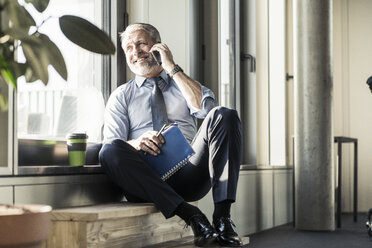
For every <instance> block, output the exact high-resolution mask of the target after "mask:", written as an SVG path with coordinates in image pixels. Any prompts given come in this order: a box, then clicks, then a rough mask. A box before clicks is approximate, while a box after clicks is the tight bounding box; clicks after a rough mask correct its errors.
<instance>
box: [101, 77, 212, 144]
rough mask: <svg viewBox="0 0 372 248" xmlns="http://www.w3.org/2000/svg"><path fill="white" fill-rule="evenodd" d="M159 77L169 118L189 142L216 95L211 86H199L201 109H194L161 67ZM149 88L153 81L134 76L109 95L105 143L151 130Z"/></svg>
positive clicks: (137, 135) (126, 138) (132, 137)
mask: <svg viewBox="0 0 372 248" xmlns="http://www.w3.org/2000/svg"><path fill="white" fill-rule="evenodd" d="M159 76H160V77H161V78H162V79H163V80H164V82H165V83H166V87H165V89H164V90H163V96H164V101H165V105H166V108H167V114H168V119H169V121H170V122H176V123H178V126H179V128H180V129H181V131H182V133H183V134H184V135H185V137H186V139H187V140H188V142H191V141H192V139H193V138H194V136H195V134H196V132H197V120H196V118H199V119H204V118H205V116H206V115H207V114H208V112H209V111H210V110H211V109H212V108H213V107H215V106H217V102H216V98H215V96H214V94H213V92H212V91H211V90H210V89H208V88H206V87H204V86H203V85H200V87H201V89H202V102H201V109H197V108H194V107H192V106H190V105H188V104H187V102H186V100H185V98H184V97H183V95H182V93H181V91H180V90H179V88H178V86H177V84H176V82H174V80H173V79H172V78H171V77H169V76H168V75H167V73H166V72H165V71H164V70H163V71H162V72H161V73H160V75H159ZM152 87H153V83H151V82H148V81H147V80H146V78H144V77H140V76H136V77H135V79H133V80H131V81H129V82H128V83H126V84H124V85H121V86H120V87H118V88H117V89H116V90H115V91H114V92H113V93H112V94H111V96H110V98H109V100H108V102H107V105H106V110H105V124H104V130H103V135H104V142H108V141H110V140H114V139H121V140H124V141H128V140H132V139H136V138H138V137H139V136H141V135H142V134H143V133H144V132H146V131H149V130H153V126H152V117H151V91H152Z"/></svg>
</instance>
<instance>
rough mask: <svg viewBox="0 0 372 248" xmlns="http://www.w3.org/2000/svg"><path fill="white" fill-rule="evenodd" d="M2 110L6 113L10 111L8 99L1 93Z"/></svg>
mask: <svg viewBox="0 0 372 248" xmlns="http://www.w3.org/2000/svg"><path fill="white" fill-rule="evenodd" d="M0 110H1V111H3V112H4V111H6V110H8V98H7V97H6V96H4V95H3V94H2V93H0Z"/></svg>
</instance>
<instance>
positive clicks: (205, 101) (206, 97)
mask: <svg viewBox="0 0 372 248" xmlns="http://www.w3.org/2000/svg"><path fill="white" fill-rule="evenodd" d="M200 87H201V90H202V100H201V109H199V108H195V107H193V106H189V108H190V114H191V115H192V116H195V117H196V118H198V119H204V118H205V117H206V116H207V114H208V113H209V111H210V110H211V109H212V108H214V107H216V106H217V101H216V98H215V96H214V94H213V92H212V91H211V90H210V89H208V88H207V87H205V86H203V85H200Z"/></svg>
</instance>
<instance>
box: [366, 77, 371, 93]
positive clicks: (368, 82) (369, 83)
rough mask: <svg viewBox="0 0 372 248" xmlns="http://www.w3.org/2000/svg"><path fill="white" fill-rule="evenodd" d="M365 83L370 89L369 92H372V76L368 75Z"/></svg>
mask: <svg viewBox="0 0 372 248" xmlns="http://www.w3.org/2000/svg"><path fill="white" fill-rule="evenodd" d="M367 84H368V86H369V89H370V90H371V92H372V76H371V77H369V78H368V79H367Z"/></svg>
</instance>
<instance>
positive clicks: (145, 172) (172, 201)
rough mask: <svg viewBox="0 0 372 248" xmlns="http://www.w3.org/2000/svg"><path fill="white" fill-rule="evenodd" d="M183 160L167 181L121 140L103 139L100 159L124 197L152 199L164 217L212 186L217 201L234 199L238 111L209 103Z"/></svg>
mask: <svg viewBox="0 0 372 248" xmlns="http://www.w3.org/2000/svg"><path fill="white" fill-rule="evenodd" d="M192 147H193V149H194V151H195V155H193V156H192V157H191V158H190V159H189V162H188V164H187V165H185V166H183V167H182V168H181V169H180V170H179V171H178V172H176V173H175V174H174V175H173V176H171V177H170V178H169V179H167V180H166V181H163V180H161V179H160V177H159V176H158V175H157V174H156V173H155V171H154V170H153V169H152V168H151V167H150V165H148V164H147V163H146V162H145V161H143V160H142V158H141V156H140V154H139V152H138V151H137V150H136V149H134V148H133V147H132V146H131V145H129V144H128V143H126V142H124V141H122V140H119V139H117V140H113V141H111V142H108V143H106V144H104V145H103V147H102V149H101V151H100V154H99V160H100V163H101V165H102V168H103V169H104V171H105V172H106V174H107V175H108V176H109V177H110V178H111V179H112V180H113V181H114V182H115V183H116V184H117V185H119V186H120V187H121V189H122V190H123V192H124V195H125V196H126V198H127V199H128V201H133V202H152V203H154V204H155V205H156V207H157V208H158V209H159V210H160V211H161V212H162V213H163V215H164V216H165V217H166V218H169V217H172V216H173V215H174V211H175V209H176V208H177V206H178V205H179V204H180V203H181V202H183V201H197V200H200V199H201V198H202V197H204V196H205V195H206V194H207V193H208V191H209V190H210V189H211V188H212V191H213V192H212V193H213V200H214V202H215V203H217V202H221V201H224V200H229V201H232V202H234V201H235V198H236V188H237V183H238V178H239V168H240V164H241V153H242V134H241V123H240V120H239V117H238V115H237V112H236V111H235V110H232V109H228V108H225V107H216V108H213V109H212V110H211V111H210V112H209V113H208V115H207V117H206V118H205V119H204V121H203V123H202V125H201V126H200V128H199V130H198V133H197V134H196V136H195V138H194V140H193V142H192Z"/></svg>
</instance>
